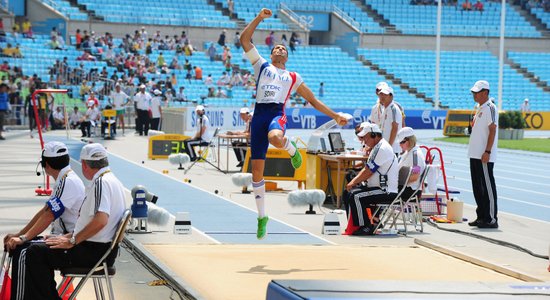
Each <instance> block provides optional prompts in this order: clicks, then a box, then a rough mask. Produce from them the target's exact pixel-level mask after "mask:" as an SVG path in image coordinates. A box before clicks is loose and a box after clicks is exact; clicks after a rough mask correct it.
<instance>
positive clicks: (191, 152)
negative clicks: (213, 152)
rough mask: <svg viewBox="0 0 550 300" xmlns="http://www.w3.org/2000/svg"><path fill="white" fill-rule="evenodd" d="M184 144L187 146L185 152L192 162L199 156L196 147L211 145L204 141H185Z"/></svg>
mask: <svg viewBox="0 0 550 300" xmlns="http://www.w3.org/2000/svg"><path fill="white" fill-rule="evenodd" d="M183 144H184V145H185V152H186V153H187V155H189V158H191V161H195V160H196V159H197V154H196V153H195V149H194V147H195V146H200V147H205V146H208V145H209V143H208V142H207V141H205V140H203V139H188V140H185V141H184V142H183Z"/></svg>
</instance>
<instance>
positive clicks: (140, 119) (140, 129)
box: [134, 84, 152, 135]
mask: <svg viewBox="0 0 550 300" xmlns="http://www.w3.org/2000/svg"><path fill="white" fill-rule="evenodd" d="M145 88H146V86H145V84H142V85H140V86H139V91H138V92H137V94H136V95H135V96H134V106H135V109H136V114H137V119H136V132H137V133H139V135H143V134H145V135H147V133H148V132H149V123H150V122H151V120H150V118H151V116H150V115H149V110H151V99H152V97H151V94H149V93H148V92H146V91H145Z"/></svg>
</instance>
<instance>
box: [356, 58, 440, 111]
mask: <svg viewBox="0 0 550 300" xmlns="http://www.w3.org/2000/svg"><path fill="white" fill-rule="evenodd" d="M359 60H360V61H361V62H362V63H363V64H364V65H365V66H367V67H369V68H370V69H371V70H373V71H375V72H377V73H378V74H379V75H380V76H384V78H386V80H389V81H391V82H392V85H393V86H396V85H397V86H399V87H400V88H401V89H403V90H405V91H407V92H408V93H409V94H411V95H413V96H415V97H416V98H418V99H420V100H421V101H424V102H427V103H430V104H431V105H433V104H434V101H433V99H432V98H429V97H427V96H426V94H424V93H421V92H419V91H418V89H417V88H415V87H412V86H411V85H410V84H409V83H407V82H403V80H401V78H398V77H396V76H395V75H394V74H392V73H390V72H388V70H386V69H384V68H381V67H380V66H379V65H377V64H375V63H374V62H372V61H371V60H368V59H365V58H364V57H363V56H360V57H359ZM441 108H448V107H444V106H441Z"/></svg>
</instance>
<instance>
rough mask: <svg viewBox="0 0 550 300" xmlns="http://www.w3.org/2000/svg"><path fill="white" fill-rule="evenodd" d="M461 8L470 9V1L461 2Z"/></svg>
mask: <svg viewBox="0 0 550 300" xmlns="http://www.w3.org/2000/svg"><path fill="white" fill-rule="evenodd" d="M462 10H472V3H470V1H469V0H466V1H464V3H462Z"/></svg>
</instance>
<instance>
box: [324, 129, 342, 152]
mask: <svg viewBox="0 0 550 300" xmlns="http://www.w3.org/2000/svg"><path fill="white" fill-rule="evenodd" d="M328 140H329V142H330V148H332V152H336V153H341V152H344V151H345V149H344V142H343V141H342V135H340V132H330V133H329V134H328Z"/></svg>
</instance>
